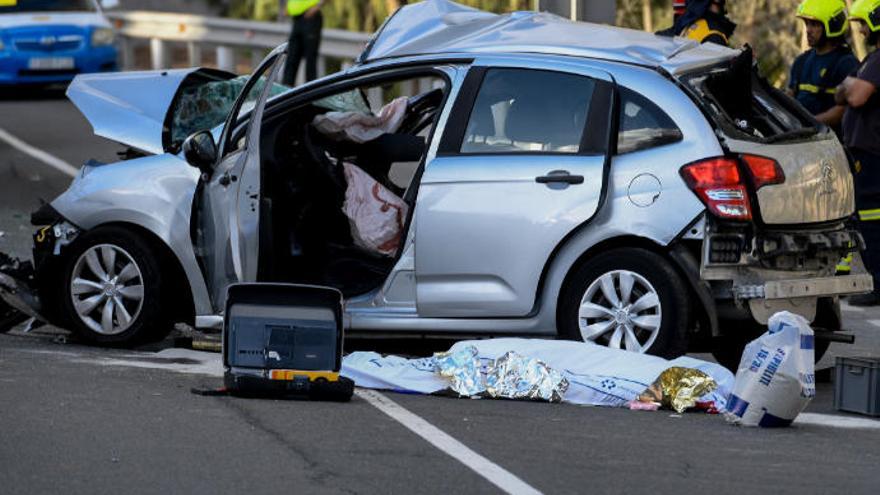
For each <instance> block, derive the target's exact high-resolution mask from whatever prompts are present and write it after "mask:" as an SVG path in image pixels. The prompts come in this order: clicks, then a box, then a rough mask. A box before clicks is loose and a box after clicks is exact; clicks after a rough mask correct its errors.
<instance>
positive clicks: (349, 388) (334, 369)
mask: <svg viewBox="0 0 880 495" xmlns="http://www.w3.org/2000/svg"><path fill="white" fill-rule="evenodd" d="M343 340H344V339H343V325H342V293H341V292H339V291H338V290H336V289H333V288H330V287H318V286H309V285H293V284H267V283H252V284H236V285H232V286H230V287H229V289H228V292H227V296H226V314H225V318H224V325H223V366H224V369H225V372H224V377H223V378H224V380H223V381H224V383H225V386H226V389H227V390H228V391H229V392H230V393H232V394H234V395H241V396H262V397H266V396H269V397H287V396H304V397H308V398H311V399H318V400H336V401H347V400H350V399H351V396H352V394H353V392H354V382H352V381H351V380H349V379H348V378H344V377H341V376H339V369H340V367H341V366H342V345H343Z"/></svg>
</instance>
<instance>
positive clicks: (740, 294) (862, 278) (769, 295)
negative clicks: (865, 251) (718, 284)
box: [733, 273, 874, 300]
mask: <svg viewBox="0 0 880 495" xmlns="http://www.w3.org/2000/svg"><path fill="white" fill-rule="evenodd" d="M873 289H874V281H873V278H872V277H871V275H870V274H868V273H860V274H855V275H847V276H842V277H819V278H808V279H794V280H773V281H770V282H765V283H763V284H751V285H735V286H734V288H733V293H734V295H735V297H736V298H737V299H766V300H779V299H793V298H801V297H833V296H847V295H851V294H864V293H867V292H871V291H872V290H873Z"/></svg>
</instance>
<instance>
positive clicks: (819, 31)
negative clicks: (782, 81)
mask: <svg viewBox="0 0 880 495" xmlns="http://www.w3.org/2000/svg"><path fill="white" fill-rule="evenodd" d="M797 16H798V17H800V18H801V19H803V21H804V27H805V28H806V30H807V43H808V44H809V45H810V49H809V50H808V51H806V52H804V53H802V54H801V55H799V56H798V57H797V58H796V59H795V60H794V64H793V65H792V66H791V76H790V77H789V81H788V93H789V94H790V95H791V96H794V97H795V98H796V99H797V101H799V102H800V104H801V105H803V106H804V108H806V109H807V110H809V111H810V113H812V114H813V115H814V116H815V117H816V120H818V121H819V122H822V123H823V124H825V125H827V126H829V127H831V128H832V129H834V132H835V133H836V134H837V135H838V137H840V136H841V130H840V123H841V121H842V120H843V112H844V110H846V107H845V106H844V105H838V104H837V103H835V101H834V94H835V92H836V90H837V86H838V85H839V84H840V83H841V82H843V80H844V79H846V77H847V76H848V75H850V74H851V73H852V72H853V71H854V70H855V69H856V68H857V67H858V65H859V61H858V59H857V58H856V56H855V55H853V52H852V49H851V48H850V47H849V45H847V44H846V30H847V29H846V28H847V22H846V4H845V3H844V2H843V0H804V1H803V2H802V3H801V4H800V6H799V7H798V10H797Z"/></svg>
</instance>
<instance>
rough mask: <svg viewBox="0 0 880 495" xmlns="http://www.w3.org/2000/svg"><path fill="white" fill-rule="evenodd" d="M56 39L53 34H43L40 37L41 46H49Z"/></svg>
mask: <svg viewBox="0 0 880 495" xmlns="http://www.w3.org/2000/svg"><path fill="white" fill-rule="evenodd" d="M56 41H57V40H56V39H55V37H54V36H43V37H42V38H40V44H41V45H43V46H51V45H54V44H55V42H56Z"/></svg>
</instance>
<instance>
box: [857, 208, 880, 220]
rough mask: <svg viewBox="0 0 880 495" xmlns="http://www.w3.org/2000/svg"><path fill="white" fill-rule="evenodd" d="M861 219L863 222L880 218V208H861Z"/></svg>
mask: <svg viewBox="0 0 880 495" xmlns="http://www.w3.org/2000/svg"><path fill="white" fill-rule="evenodd" d="M859 220H861V221H863V222H867V221H871V220H880V208H877V209H873V210H859Z"/></svg>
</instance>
